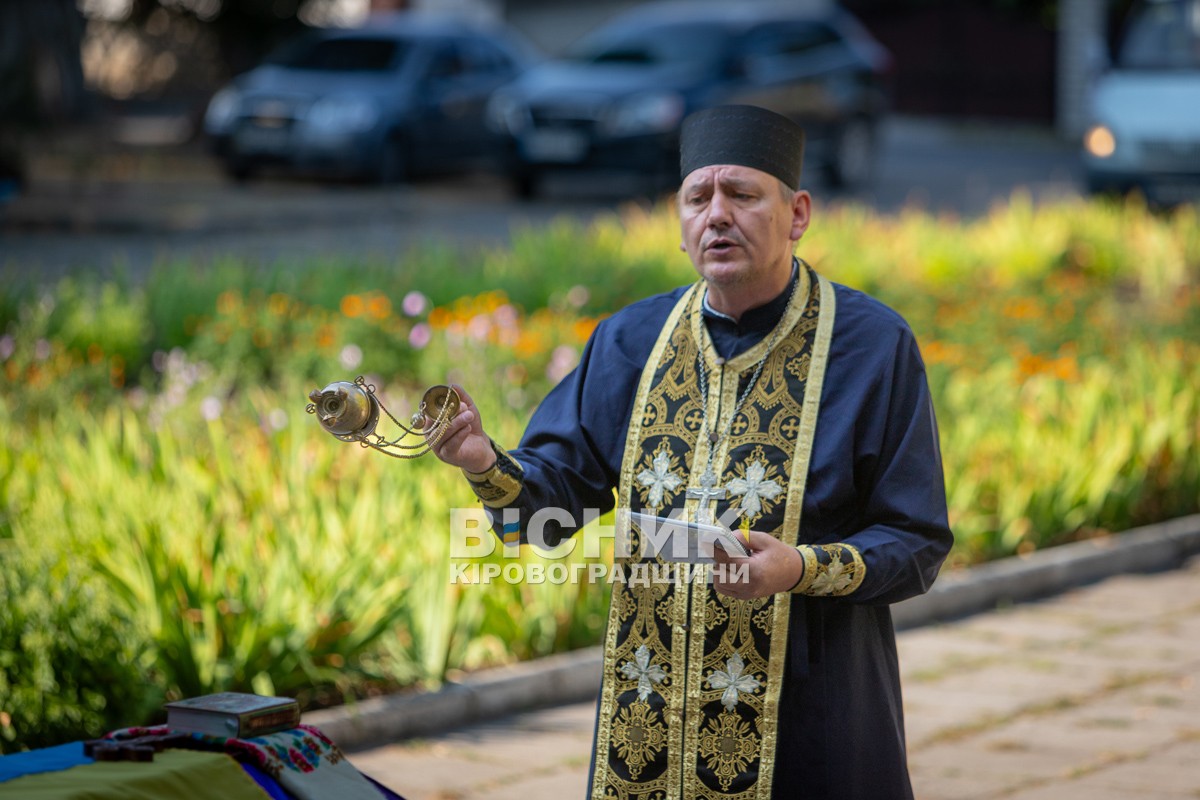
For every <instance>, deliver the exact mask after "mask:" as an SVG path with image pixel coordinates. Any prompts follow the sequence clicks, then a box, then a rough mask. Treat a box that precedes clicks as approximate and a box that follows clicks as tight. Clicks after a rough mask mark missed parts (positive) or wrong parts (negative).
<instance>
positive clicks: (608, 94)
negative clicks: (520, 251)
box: [488, 0, 891, 196]
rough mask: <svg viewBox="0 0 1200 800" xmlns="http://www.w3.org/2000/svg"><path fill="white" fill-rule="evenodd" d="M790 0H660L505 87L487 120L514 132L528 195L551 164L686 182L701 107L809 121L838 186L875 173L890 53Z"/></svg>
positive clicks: (852, 23) (657, 184) (827, 13)
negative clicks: (742, 106) (686, 146)
mask: <svg viewBox="0 0 1200 800" xmlns="http://www.w3.org/2000/svg"><path fill="white" fill-rule="evenodd" d="M822 8H824V9H825V10H822V11H806V10H805V4H804V3H796V2H790V3H787V4H780V3H775V2H767V1H766V0H763V1H762V2H726V1H725V0H722V1H721V2H715V3H709V2H695V1H694V0H692V1H690V2H679V0H671V1H669V2H665V3H664V2H659V3H649V4H646V5H643V6H639V7H636V8H634V9H632V10H630V11H627V12H625V13H624V14H622V15H620V16H618V17H616V18H615V19H613V20H612V21H611V22H609V23H608V24H606V25H604V26H602V27H601V28H598V29H597V30H595V31H594V32H592V33H591V34H589V35H587V36H585V37H584V38H583V39H581V40H580V41H579V42H577V43H576V45H575V46H573V47H572V48H571V49H570V50H569V52H568V53H567V55H566V57H565V58H564V59H562V60H558V61H548V62H544V63H542V64H540V65H538V66H536V67H534V68H533V69H531V70H530V71H529V72H527V73H525V74H524V75H522V76H521V77H520V78H518V79H517V80H516V82H514V83H513V84H511V85H509V86H507V87H504V88H502V89H500V90H499V91H497V93H496V94H495V95H494V96H493V97H492V101H491V103H490V105H489V111H488V119H489V121H490V122H491V124H492V125H493V126H494V127H495V128H496V129H497V130H498V131H501V132H503V133H504V134H506V135H507V136H508V137H509V142H510V144H509V159H510V161H509V172H510V176H511V177H512V180H513V182H514V185H515V187H516V189H517V191H518V192H519V193H520V194H521V195H524V196H529V195H532V194H534V193H535V192H536V191H537V187H538V183H539V180H540V178H541V177H542V175H543V174H545V173H546V172H548V171H551V170H564V169H570V170H580V171H592V172H599V171H619V172H631V173H639V174H642V175H644V176H646V177H647V178H648V179H650V180H651V182H652V184H653V186H652V188H654V189H670V188H673V187H674V185H675V184H676V183H677V182H678V169H679V155H678V152H679V125H680V122H681V121H682V120H683V118H684V117H685V116H687V114H689V113H690V112H692V111H695V110H696V109H699V108H705V107H708V106H712V105H719V104H723V103H750V104H754V105H760V106H765V107H766V108H770V109H772V110H775V111H778V112H780V113H782V114H784V115H786V116H788V117H791V118H792V119H794V120H796V121H797V122H799V123H800V124H801V125H803V126H804V127H805V129H806V131H807V135H808V145H807V150H806V158H805V162H806V164H815V165H818V166H819V167H822V168H823V169H824V171H825V173H826V175H827V177H828V178H829V179H830V180H831V181H832V182H833V183H835V184H838V185H850V184H856V183H861V182H863V181H865V180H867V179H868V178H869V176H870V174H871V169H872V164H873V161H874V154H875V142H876V130H877V127H878V123H879V121H880V119H881V117H882V116H883V114H884V113H885V110H886V108H887V106H888V96H887V95H888V93H887V91H886V84H887V75H888V73H889V72H890V69H891V57H890V56H889V54H888V53H887V51H886V50H884V48H883V47H882V46H881V45H879V44H878V43H877V42H876V41H875V40H874V39H872V38H871V36H870V35H869V34H868V33H867V32H866V31H865V30H864V29H863V28H862V27H861V25H859V24H858V23H857V21H856V20H854V19H853V18H852V17H851V16H850V15H849V14H847V13H846V12H844V11H842V10H840V9H838V8H836V7H832V6H824V5H822Z"/></svg>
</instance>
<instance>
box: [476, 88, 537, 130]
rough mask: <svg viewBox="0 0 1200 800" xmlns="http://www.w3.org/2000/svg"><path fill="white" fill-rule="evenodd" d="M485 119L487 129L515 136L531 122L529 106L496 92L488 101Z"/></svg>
mask: <svg viewBox="0 0 1200 800" xmlns="http://www.w3.org/2000/svg"><path fill="white" fill-rule="evenodd" d="M486 119H487V124H488V127H489V128H491V129H492V130H494V131H496V132H497V133H509V134H512V135H514V136H515V135H517V134H519V133H520V132H521V131H523V130H525V129H526V128H527V127H529V123H531V122H532V121H533V119H532V117H531V116H530V114H529V106H527V105H525V104H524V103H522V102H521V101H520V100H518V99H517V98H515V97H513V96H512V95H511V94H508V93H507V92H503V91H500V92H496V93H495V94H493V95H492V96H491V97H490V98H489V99H488V104H487V112H486Z"/></svg>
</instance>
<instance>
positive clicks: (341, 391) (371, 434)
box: [305, 375, 461, 458]
mask: <svg viewBox="0 0 1200 800" xmlns="http://www.w3.org/2000/svg"><path fill="white" fill-rule="evenodd" d="M308 399H309V400H311V401H312V402H311V403H309V404H308V407H307V408H306V409H305V410H306V411H308V413H309V414H316V415H317V420H318V421H319V422H320V423H321V427H323V428H324V429H325V430H327V431H329V432H330V433H331V434H333V435H334V436H336V437H337V438H339V439H341V440H342V441H343V442H358V443H359V444H360V445H362V446H363V447H371V448H374V449H375V450H378V451H379V452H381V453H383V454H385V455H389V456H391V457H393V458H420V457H421V456H423V455H425V454H426V453H428V452H429V451H430V450H432V449H433V447H434V446H435V445H437V443H438V442H440V441H441V440H442V437H443V436H445V435H446V428H447V427H449V425H450V421H451V420H452V419H454V417H455V416H457V415H458V410H459V407H460V406H461V399H460V398H459V396H458V392H456V391H454V388H453V387H451V386H443V385H440V384H439V385H438V386H432V387H430V388H429V389H428V390H426V392H425V396H424V397H423V398H421V405H420V406H418V407H417V410H416V411H414V412H413V415H412V417H411V419H410V420H409V422H410V424H409V425H404V424H403V423H402V422H400V420H398V419H396V418H395V417H394V416H392V412H390V411H388V410H387V408H385V407H384V405H383V403H381V402H380V401H379V398H378V397H376V396H375V387H374V386H372V385H369V384H368V383H367V382H366V381H365V380H364V379H363V377H362V376H361V375H359V376H358V377H357V378H355V379H354V382H353V383H351V382H349V381H336V382H334V383H331V384H329V385H328V386H326V387H325V388H324V389H314V390H313V391H311V392H309V395H308ZM380 411H382V412H383V413H384V414H387V416H388V418H389V419H390V420H391V421H392V422H394V423H396V425H397V426H398V427H399V428H400V430H401V433H400V435H399V436H397V437H396V438H395V439H386V438H384V437H383V436H382V435H380V434H378V433H376V432H375V426H376V425H378V424H379V415H380ZM426 420H432V422H431V423H429V424H426ZM407 436H417V437H419V439H420V443H419V444H405V443H404V441H403V440H404V438H405V437H407Z"/></svg>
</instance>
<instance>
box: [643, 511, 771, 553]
mask: <svg viewBox="0 0 1200 800" xmlns="http://www.w3.org/2000/svg"><path fill="white" fill-rule="evenodd" d="M629 519H630V522H632V523H633V525H634V526H636V527H637V530H638V532H639V533H640V534H641V542H642V548H643V549H642V556H643V557H651V558H652V557H654V556H655V555H658V556H660V557H661V558H662V559H663V560H664V561H682V562H687V563H690V564H712V563H713V556H712V554H713V547H720V548H721V549H723V550H724V551H725V552H726V553H728V554H729V555H731V556H748V555H750V549H749V548H748V547H746V542H745V541H744V540H743V539H742V538H741V535H740V534H738V533H735V532H733V531H731V530H729V529H728V528H723V527H721V526H720V525H710V524H706V523H703V522H688V521H685V520H682V519H673V518H671V517H656V516H654V515H653V514H643V513H641V512H638V511H630V512H629Z"/></svg>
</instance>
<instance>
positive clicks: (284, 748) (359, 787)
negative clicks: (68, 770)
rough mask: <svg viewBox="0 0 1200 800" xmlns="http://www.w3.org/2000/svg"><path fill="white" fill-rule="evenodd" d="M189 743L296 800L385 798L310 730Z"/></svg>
mask: <svg viewBox="0 0 1200 800" xmlns="http://www.w3.org/2000/svg"><path fill="white" fill-rule="evenodd" d="M169 733H170V732H169V731H168V729H167V727H166V726H165V725H160V726H155V727H151V728H122V729H121V730H117V731H113V732H112V733H110V734H108V736H107V738H109V739H116V740H118V741H120V740H123V739H137V738H141V737H147V736H150V737H152V736H167V735H169ZM185 742H186V743H185V744H184V745H182V746H184V747H194V748H195V749H197V750H217V751H223V752H225V753H227V754H228V755H230V756H233V757H234V758H236V759H237V760H238V761H240V762H242V763H243V764H251V765H253V766H255V767H257V768H258V769H259V770H261V771H262V772H263V773H265V774H267V775H269V776H270V777H271V778H273V779H274V780H275V781H276V782H278V783H279V785H280V786H282V787H283V788H284V789H285V790H287V791H288V792H289V793H290V794H291V795H292V796H293V797H295V798H296V800H329V798H335V800H380V797H381V796H386V795H384V792H382V791H381V790H380V789H379V788H377V787H376V786H375V785H374V784H373V783H371V782H370V781H369V780H367V779H366V778H365V777H364V776H363V774H362V773H361V772H359V771H358V769H357V768H355V766H354V765H353V764H351V763H350V761H349V760H347V759H346V756H345V754H343V753H342V751H341V749H339V748H338V746H337V745H336V744H334V743H333V742H332V741H331V740H330V738H329V737H328V736H326V735H325V734H324V733H322V732H321V731H320V729H318V728H315V727H313V726H312V725H299V726H297V727H295V728H292V729H291V730H286V731H280V732H279V733H272V734H270V735H267V736H255V737H253V738H250V739H234V738H229V737H225V736H209V735H207V734H203V733H192V734H189V739H187V740H185Z"/></svg>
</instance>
